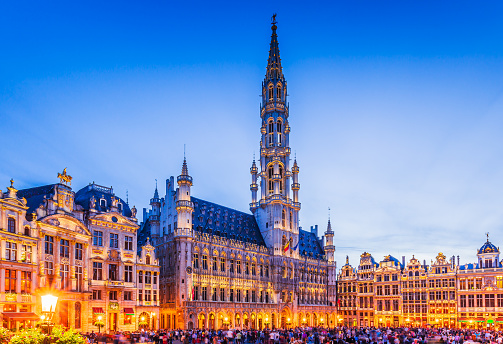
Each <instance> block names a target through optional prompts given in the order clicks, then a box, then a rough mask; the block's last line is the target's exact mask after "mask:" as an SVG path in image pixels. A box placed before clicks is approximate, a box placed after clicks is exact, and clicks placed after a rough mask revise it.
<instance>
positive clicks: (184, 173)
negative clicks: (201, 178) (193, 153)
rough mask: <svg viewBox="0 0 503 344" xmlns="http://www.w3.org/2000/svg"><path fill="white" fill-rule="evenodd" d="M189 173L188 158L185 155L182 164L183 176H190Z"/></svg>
mask: <svg viewBox="0 0 503 344" xmlns="http://www.w3.org/2000/svg"><path fill="white" fill-rule="evenodd" d="M188 175H189V169H188V167H187V160H186V159H185V157H184V158H183V165H182V176H188Z"/></svg>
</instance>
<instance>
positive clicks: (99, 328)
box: [96, 315, 103, 333]
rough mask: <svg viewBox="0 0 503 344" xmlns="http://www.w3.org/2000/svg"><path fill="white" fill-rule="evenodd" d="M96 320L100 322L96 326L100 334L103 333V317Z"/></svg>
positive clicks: (99, 316)
mask: <svg viewBox="0 0 503 344" xmlns="http://www.w3.org/2000/svg"><path fill="white" fill-rule="evenodd" d="M96 319H98V321H96V325H97V326H98V333H101V326H103V322H102V321H101V320H102V319H103V316H101V315H98V317H97V318H96Z"/></svg>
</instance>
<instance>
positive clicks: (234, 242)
mask: <svg viewBox="0 0 503 344" xmlns="http://www.w3.org/2000/svg"><path fill="white" fill-rule="evenodd" d="M276 30H277V27H276V24H275V23H274V22H273V25H272V36H271V44H270V50H269V58H268V63H267V70H266V75H265V79H264V81H263V83H262V87H261V93H262V105H261V109H260V117H261V122H262V123H261V127H260V135H261V138H260V158H259V161H258V163H257V162H255V160H254V161H253V164H252V167H251V169H250V172H251V179H252V182H251V185H250V190H251V194H252V197H251V203H250V210H251V214H249V213H244V212H240V211H236V210H234V209H231V208H229V207H224V206H221V205H218V204H215V203H212V202H208V201H205V200H202V199H199V198H196V197H193V196H192V184H193V180H192V177H191V176H190V175H189V172H188V165H187V162H186V160H185V159H184V161H183V165H182V173H181V174H180V175H179V176H178V177H177V178H176V181H175V178H174V177H171V178H169V179H167V180H166V195H165V197H163V198H160V197H159V194H158V190H157V188H156V190H155V192H154V197H153V198H152V199H151V202H150V204H151V209H150V210H149V211H148V213H147V212H146V210H145V211H144V223H143V224H142V228H141V231H140V238H141V239H140V240H143V239H144V238H146V237H147V236H148V237H150V238H151V240H152V242H153V244H154V246H155V247H156V249H157V252H158V256H159V259H160V263H161V314H160V326H161V327H164V328H169V329H172V328H210V329H219V328H227V327H232V328H253V329H262V328H265V327H268V328H273V327H294V326H299V325H309V326H319V325H323V326H326V325H330V326H335V324H336V322H337V319H336V305H335V302H336V290H335V288H336V273H335V268H336V264H335V261H334V251H335V248H334V242H333V237H334V232H333V231H332V229H331V225H330V222H329V223H328V226H327V230H326V232H325V235H326V245H324V242H323V239H319V238H318V228H317V226H315V227H312V228H311V230H310V231H304V230H302V229H301V228H299V211H300V208H301V204H300V202H299V190H300V184H299V179H298V176H299V166H298V164H297V161H296V160H294V161H293V165H291V163H290V160H291V159H290V156H291V149H290V146H289V134H290V131H291V127H290V125H289V121H288V118H289V107H288V102H287V82H286V79H285V77H284V75H283V70H282V66H281V59H280V53H279V47H278V39H277V34H276ZM175 182H176V184H175Z"/></svg>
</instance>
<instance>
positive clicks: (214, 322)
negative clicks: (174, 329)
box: [186, 309, 337, 330]
mask: <svg viewBox="0 0 503 344" xmlns="http://www.w3.org/2000/svg"><path fill="white" fill-rule="evenodd" d="M186 324H187V328H188V329H193V328H197V329H214V330H219V329H227V328H236V329H259V330H261V329H265V328H270V329H271V328H293V327H297V326H313V327H314V326H328V327H335V326H337V315H336V312H332V313H321V312H298V313H297V314H293V313H292V312H291V311H290V310H289V309H284V310H283V311H282V312H281V313H278V312H257V313H255V312H235V313H234V312H231V311H226V310H219V311H210V312H207V313H206V312H200V313H199V314H197V315H196V314H195V313H191V314H190V315H189V316H188V319H187V320H186Z"/></svg>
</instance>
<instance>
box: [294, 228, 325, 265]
mask: <svg viewBox="0 0 503 344" xmlns="http://www.w3.org/2000/svg"><path fill="white" fill-rule="evenodd" d="M299 253H300V255H301V256H307V257H312V258H318V259H321V258H322V257H323V255H324V254H325V252H324V251H323V248H322V247H321V244H320V241H319V240H318V238H317V237H316V235H315V234H314V233H311V232H308V231H305V230H302V229H300V230H299Z"/></svg>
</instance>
